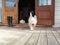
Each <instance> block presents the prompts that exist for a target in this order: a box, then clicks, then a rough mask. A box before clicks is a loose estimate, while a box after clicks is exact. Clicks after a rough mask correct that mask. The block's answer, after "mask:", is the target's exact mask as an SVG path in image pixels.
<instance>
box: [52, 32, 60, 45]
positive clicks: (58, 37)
mask: <svg viewBox="0 0 60 45" xmlns="http://www.w3.org/2000/svg"><path fill="white" fill-rule="evenodd" d="M52 33H53V34H54V37H55V38H56V41H57V43H58V44H59V45H60V35H59V33H58V32H57V31H52Z"/></svg>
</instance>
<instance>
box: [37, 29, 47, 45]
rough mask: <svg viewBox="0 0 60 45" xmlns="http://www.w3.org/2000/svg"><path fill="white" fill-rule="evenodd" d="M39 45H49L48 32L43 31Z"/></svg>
mask: <svg viewBox="0 0 60 45" xmlns="http://www.w3.org/2000/svg"><path fill="white" fill-rule="evenodd" d="M37 45H47V36H46V30H41V33H40V36H39V40H38V43H37Z"/></svg>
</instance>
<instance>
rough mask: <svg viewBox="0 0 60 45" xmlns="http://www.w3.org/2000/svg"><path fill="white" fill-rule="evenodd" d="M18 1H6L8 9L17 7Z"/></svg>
mask: <svg viewBox="0 0 60 45" xmlns="http://www.w3.org/2000/svg"><path fill="white" fill-rule="evenodd" d="M15 6H16V0H6V7H15Z"/></svg>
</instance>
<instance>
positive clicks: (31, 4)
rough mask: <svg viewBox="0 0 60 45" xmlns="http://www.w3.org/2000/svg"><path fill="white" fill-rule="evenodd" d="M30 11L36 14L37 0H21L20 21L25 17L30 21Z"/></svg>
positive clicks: (26, 20)
mask: <svg viewBox="0 0 60 45" xmlns="http://www.w3.org/2000/svg"><path fill="white" fill-rule="evenodd" d="M30 11H33V15H34V14H35V0H19V4H18V22H19V21H20V20H21V19H23V20H25V22H26V23H28V18H29V16H30Z"/></svg>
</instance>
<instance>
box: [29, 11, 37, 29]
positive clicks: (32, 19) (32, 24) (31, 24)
mask: <svg viewBox="0 0 60 45" xmlns="http://www.w3.org/2000/svg"><path fill="white" fill-rule="evenodd" d="M28 24H29V27H30V29H31V30H34V27H35V26H36V24H37V16H36V15H34V17H33V16H32V12H30V17H29V19H28Z"/></svg>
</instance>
